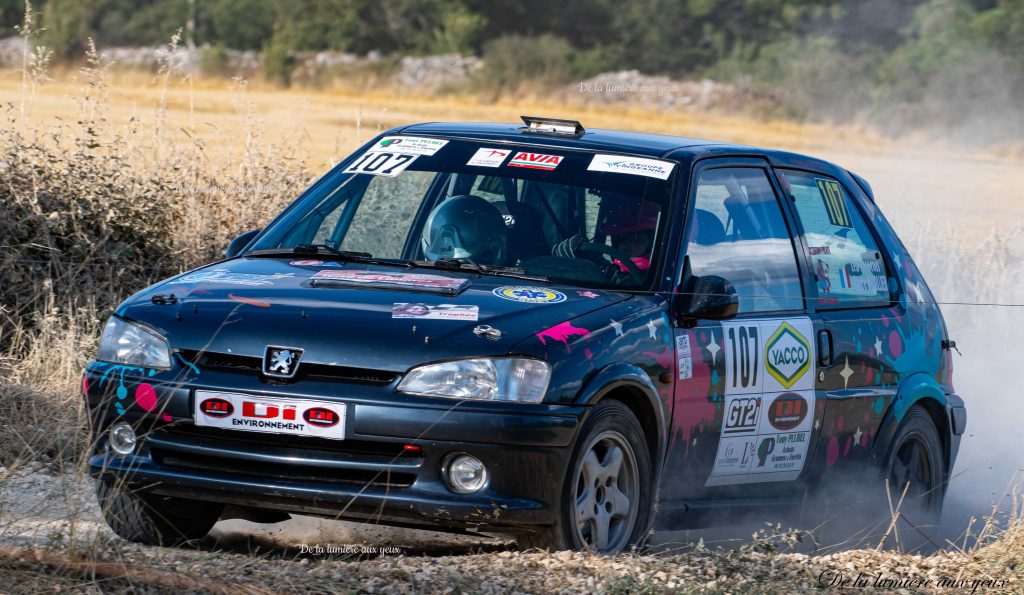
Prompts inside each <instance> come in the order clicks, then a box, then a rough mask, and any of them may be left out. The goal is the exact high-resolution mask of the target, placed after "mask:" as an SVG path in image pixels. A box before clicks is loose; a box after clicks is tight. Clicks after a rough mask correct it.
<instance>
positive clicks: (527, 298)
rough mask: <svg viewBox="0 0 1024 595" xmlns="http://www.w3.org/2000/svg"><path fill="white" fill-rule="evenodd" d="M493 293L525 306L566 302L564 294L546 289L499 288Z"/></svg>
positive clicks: (525, 287) (524, 287) (527, 287)
mask: <svg viewBox="0 0 1024 595" xmlns="http://www.w3.org/2000/svg"><path fill="white" fill-rule="evenodd" d="M493 293H494V295H496V296H498V297H500V298H502V299H505V300H510V301H513V302H523V303H525V304H557V303H559V302H564V301H565V294H564V293H562V292H560V291H555V290H554V289H547V288H544V287H529V286H513V287H498V288H497V289H495V290H494V292H493Z"/></svg>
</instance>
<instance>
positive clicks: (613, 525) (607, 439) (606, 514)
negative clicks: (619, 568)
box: [573, 431, 640, 553]
mask: <svg viewBox="0 0 1024 595" xmlns="http://www.w3.org/2000/svg"><path fill="white" fill-rule="evenodd" d="M586 453H587V454H586V455H585V456H584V457H583V463H582V464H581V465H580V469H579V471H578V473H577V477H576V482H575V483H576V490H575V492H574V502H573V518H574V521H575V522H574V526H575V527H576V537H577V540H578V541H579V542H580V543H581V544H582V545H583V546H584V547H586V548H588V549H593V550H596V551H598V552H602V553H603V552H613V551H619V550H621V549H622V548H623V547H625V545H626V543H627V542H628V541H629V537H630V535H631V534H632V532H633V525H634V524H635V523H636V517H637V508H638V495H639V483H640V478H639V472H638V469H637V464H636V455H635V453H634V452H633V449H632V447H630V446H629V443H628V442H627V441H626V439H625V437H624V436H622V434H619V433H618V432H614V431H608V432H604V433H602V434H599V435H598V436H596V437H595V438H594V439H593V440H591V441H590V444H589V446H588V447H587V449H586Z"/></svg>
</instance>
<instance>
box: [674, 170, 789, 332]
mask: <svg viewBox="0 0 1024 595" xmlns="http://www.w3.org/2000/svg"><path fill="white" fill-rule="evenodd" d="M693 207H694V211H693V218H692V221H691V223H690V232H689V237H688V241H687V246H686V253H687V255H688V256H689V259H690V271H691V273H692V274H694V275H698V276H705V275H717V276H719V277H723V278H725V279H727V280H728V281H729V282H731V283H732V284H733V286H734V287H735V288H736V291H737V293H738V294H739V301H740V304H739V312H740V313H741V314H742V313H747V312H776V311H793V310H802V309H803V294H802V291H801V286H800V274H799V271H798V268H797V263H796V254H795V252H794V250H793V241H792V239H791V238H790V234H789V230H788V228H787V227H786V222H785V219H784V218H783V215H782V209H781V207H780V206H779V202H778V199H777V198H776V196H775V191H774V190H773V189H772V186H771V183H770V182H769V181H768V175H767V173H766V172H765V171H764V170H762V169H759V168H739V167H736V168H723V169H711V170H705V171H704V172H703V173H701V175H700V178H699V179H698V181H697V188H696V193H695V196H694V201H693Z"/></svg>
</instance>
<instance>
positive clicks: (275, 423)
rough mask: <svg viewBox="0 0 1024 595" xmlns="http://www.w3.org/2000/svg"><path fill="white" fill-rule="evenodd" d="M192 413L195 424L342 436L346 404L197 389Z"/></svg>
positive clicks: (322, 436) (294, 433)
mask: <svg viewBox="0 0 1024 595" xmlns="http://www.w3.org/2000/svg"><path fill="white" fill-rule="evenodd" d="M192 413H193V416H194V419H195V424H196V425H197V426H211V427H215V428H230V429H233V430H246V431H250V432H268V433H274V434H292V435H297V436H317V437H320V438H330V439H333V440H344V439H345V405H344V404H342V403H335V402H331V401H314V400H310V399H282V398H277V397H261V396H256V395H242V394H236V393H222V392H214V391H203V390H197V391H196V398H195V410H194V411H193V412H192Z"/></svg>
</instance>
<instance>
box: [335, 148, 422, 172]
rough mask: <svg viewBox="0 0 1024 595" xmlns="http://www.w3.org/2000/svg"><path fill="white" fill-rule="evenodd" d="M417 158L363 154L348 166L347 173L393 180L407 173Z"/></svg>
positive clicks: (406, 155) (385, 154)
mask: <svg viewBox="0 0 1024 595" xmlns="http://www.w3.org/2000/svg"><path fill="white" fill-rule="evenodd" d="M416 157H418V155H408V154H405V153H363V156H362V157H360V158H359V160H358V161H356V162H355V163H353V164H352V165H350V166H348V168H347V169H346V170H345V172H346V173H353V174H370V175H371V176H386V177H388V178H393V177H395V176H397V175H398V174H400V173H402V172H403V171H405V168H407V167H409V165H410V164H412V162H413V161H415V160H416Z"/></svg>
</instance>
